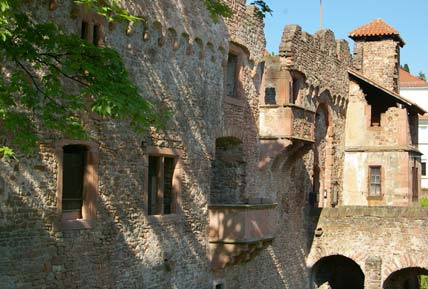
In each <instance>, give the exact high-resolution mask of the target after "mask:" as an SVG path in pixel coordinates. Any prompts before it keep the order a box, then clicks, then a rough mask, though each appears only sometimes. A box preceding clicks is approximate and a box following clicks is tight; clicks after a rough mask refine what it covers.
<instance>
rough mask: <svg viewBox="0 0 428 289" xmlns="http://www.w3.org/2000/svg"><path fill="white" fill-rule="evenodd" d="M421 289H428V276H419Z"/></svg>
mask: <svg viewBox="0 0 428 289" xmlns="http://www.w3.org/2000/svg"><path fill="white" fill-rule="evenodd" d="M419 286H420V287H419V288H420V289H428V276H427V275H420V276H419Z"/></svg>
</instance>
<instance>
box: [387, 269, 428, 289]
mask: <svg viewBox="0 0 428 289" xmlns="http://www.w3.org/2000/svg"><path fill="white" fill-rule="evenodd" d="M420 276H426V277H425V278H428V269H426V268H421V267H407V268H403V269H400V270H397V271H394V272H392V273H391V274H390V275H389V276H388V277H387V278H386V279H385V281H384V282H383V286H382V288H383V289H419V288H421V287H420V283H421V277H420Z"/></svg>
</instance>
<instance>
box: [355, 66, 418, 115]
mask: <svg viewBox="0 0 428 289" xmlns="http://www.w3.org/2000/svg"><path fill="white" fill-rule="evenodd" d="M348 73H349V74H350V75H351V76H353V77H355V78H356V79H358V80H360V81H363V82H365V83H367V84H368V85H370V86H372V87H375V88H376V89H379V90H381V91H383V92H384V93H386V94H388V95H390V96H391V97H393V98H395V99H396V100H397V101H398V102H399V103H402V104H404V105H405V106H407V107H409V108H411V109H413V110H415V111H416V112H417V113H419V114H421V115H423V114H425V113H426V111H425V110H424V109H423V108H422V107H420V106H419V105H417V104H416V103H413V102H411V101H410V100H408V99H407V98H405V97H403V96H401V95H399V94H398V93H396V92H394V91H392V90H389V89H388V88H386V87H384V86H382V85H381V84H379V83H376V82H374V81H373V80H371V79H369V78H367V77H365V76H364V75H363V74H361V73H360V72H358V71H357V70H354V69H348Z"/></svg>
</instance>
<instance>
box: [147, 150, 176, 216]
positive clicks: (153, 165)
mask: <svg viewBox="0 0 428 289" xmlns="http://www.w3.org/2000/svg"><path fill="white" fill-rule="evenodd" d="M174 168H175V159H174V158H171V157H162V156H149V173H148V181H149V182H148V214H149V215H162V214H164V215H168V214H172V213H173V203H174V194H173V185H172V182H173V175H174Z"/></svg>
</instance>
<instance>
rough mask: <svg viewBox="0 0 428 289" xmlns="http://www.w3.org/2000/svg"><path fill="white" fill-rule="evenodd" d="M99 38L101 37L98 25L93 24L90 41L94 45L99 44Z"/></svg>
mask: <svg viewBox="0 0 428 289" xmlns="http://www.w3.org/2000/svg"><path fill="white" fill-rule="evenodd" d="M100 38H101V33H100V25H94V33H93V35H92V43H93V44H94V45H95V46H99V44H100Z"/></svg>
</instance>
